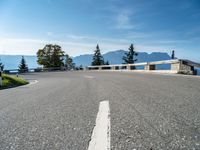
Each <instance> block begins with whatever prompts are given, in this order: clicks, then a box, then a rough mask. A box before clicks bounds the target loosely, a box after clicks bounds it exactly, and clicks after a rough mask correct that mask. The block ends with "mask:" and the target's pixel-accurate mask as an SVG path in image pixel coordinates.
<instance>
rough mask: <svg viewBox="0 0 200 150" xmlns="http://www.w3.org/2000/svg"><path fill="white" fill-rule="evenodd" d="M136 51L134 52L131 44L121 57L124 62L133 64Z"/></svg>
mask: <svg viewBox="0 0 200 150" xmlns="http://www.w3.org/2000/svg"><path fill="white" fill-rule="evenodd" d="M137 55H138V53H136V52H135V50H134V46H133V44H131V46H130V47H129V51H128V52H127V53H125V56H124V57H123V60H124V64H134V63H135V61H137V59H135V56H137Z"/></svg>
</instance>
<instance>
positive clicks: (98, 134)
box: [88, 101, 111, 150]
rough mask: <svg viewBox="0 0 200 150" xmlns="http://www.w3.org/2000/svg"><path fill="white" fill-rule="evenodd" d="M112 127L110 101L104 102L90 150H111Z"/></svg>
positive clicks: (100, 107) (100, 105) (98, 115)
mask: <svg viewBox="0 0 200 150" xmlns="http://www.w3.org/2000/svg"><path fill="white" fill-rule="evenodd" d="M110 127H111V125H110V108H109V101H102V102H100V104H99V112H98V114H97V118H96V125H95V127H94V129H93V132H92V137H91V141H90V143H89V147H88V150H110Z"/></svg>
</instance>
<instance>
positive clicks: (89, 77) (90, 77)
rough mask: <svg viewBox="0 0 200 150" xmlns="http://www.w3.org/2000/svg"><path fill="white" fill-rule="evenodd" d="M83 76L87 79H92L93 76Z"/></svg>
mask: <svg viewBox="0 0 200 150" xmlns="http://www.w3.org/2000/svg"><path fill="white" fill-rule="evenodd" d="M84 78H87V79H93V78H94V77H93V76H86V75H85V76H84Z"/></svg>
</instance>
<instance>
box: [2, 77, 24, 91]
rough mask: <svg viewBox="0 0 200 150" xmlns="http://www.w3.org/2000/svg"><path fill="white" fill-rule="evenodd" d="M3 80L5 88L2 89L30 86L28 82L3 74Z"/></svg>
mask: <svg viewBox="0 0 200 150" xmlns="http://www.w3.org/2000/svg"><path fill="white" fill-rule="evenodd" d="M2 79H3V87H0V89H6V88H12V87H16V86H21V85H26V84H28V81H26V80H24V79H23V78H20V77H17V76H14V75H7V74H3V75H2Z"/></svg>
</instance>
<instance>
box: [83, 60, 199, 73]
mask: <svg viewBox="0 0 200 150" xmlns="http://www.w3.org/2000/svg"><path fill="white" fill-rule="evenodd" d="M165 64H169V65H170V70H157V69H156V65H165ZM137 66H143V67H144V70H141V69H139V70H138V69H135V68H136V67H137ZM194 67H197V68H200V64H199V63H195V62H192V61H190V60H185V59H172V60H163V61H154V62H143V63H135V64H114V65H101V66H88V67H86V70H112V71H114V70H134V71H141V72H142V71H143V72H161V73H162V72H163V73H165V72H167V73H181V74H189V75H194V74H195V70H194Z"/></svg>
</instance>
